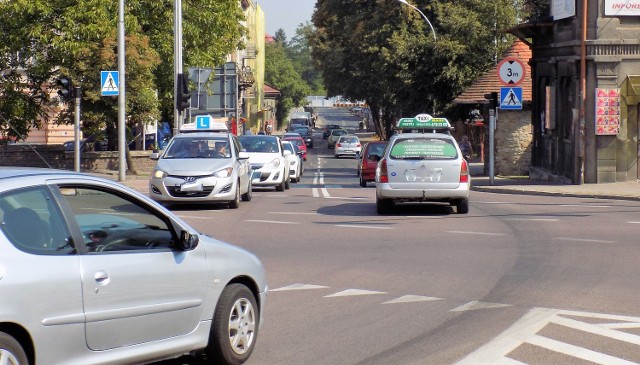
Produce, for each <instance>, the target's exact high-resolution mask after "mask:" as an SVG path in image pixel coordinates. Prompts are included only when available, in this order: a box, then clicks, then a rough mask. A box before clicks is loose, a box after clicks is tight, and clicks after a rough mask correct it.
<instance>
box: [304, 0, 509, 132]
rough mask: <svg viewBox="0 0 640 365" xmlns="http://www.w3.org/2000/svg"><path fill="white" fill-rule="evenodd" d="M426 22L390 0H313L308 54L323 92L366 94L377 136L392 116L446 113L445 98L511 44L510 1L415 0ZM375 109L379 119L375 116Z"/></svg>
mask: <svg viewBox="0 0 640 365" xmlns="http://www.w3.org/2000/svg"><path fill="white" fill-rule="evenodd" d="M416 6H417V7H418V8H419V9H421V10H422V12H423V13H424V14H425V15H426V16H427V17H428V19H429V20H430V21H431V23H432V24H433V26H434V28H435V32H436V34H437V41H435V40H434V38H433V34H432V31H431V28H430V27H429V25H428V24H427V22H426V21H425V20H424V19H423V18H422V17H421V15H420V14H419V13H418V12H416V11H415V10H414V9H411V8H410V7H408V6H406V5H403V4H401V3H399V2H397V1H386V0H318V2H317V3H316V11H315V12H314V14H313V18H312V20H313V24H314V26H315V27H316V32H315V33H314V35H313V37H312V38H311V45H312V49H313V51H312V55H313V58H314V60H315V62H316V64H317V66H318V67H319V69H320V70H321V72H322V74H323V77H324V81H325V86H326V87H327V90H328V94H329V95H343V96H345V97H347V98H349V99H352V100H354V99H358V100H367V102H368V103H369V105H370V106H371V108H372V112H373V113H372V115H373V116H374V122H375V125H376V128H377V129H378V132H379V133H380V134H381V135H382V136H383V138H384V137H386V135H387V134H388V133H389V132H390V131H391V128H392V126H393V123H394V122H395V120H397V118H399V117H403V116H411V115H415V114H417V113H419V112H433V111H434V110H435V112H436V113H437V114H446V113H448V112H450V111H451V110H452V104H451V101H452V100H453V98H455V96H457V95H458V94H459V93H460V92H461V91H462V90H464V88H465V87H467V86H469V85H470V84H471V83H472V82H473V81H474V80H475V79H476V78H478V77H479V76H480V75H482V73H483V72H485V71H486V70H488V68H489V67H491V66H492V65H493V64H494V63H495V61H496V55H500V54H502V51H503V50H504V49H505V48H506V47H508V46H509V45H510V43H511V41H512V40H511V39H510V37H507V36H505V35H504V34H503V33H502V30H503V29H506V28H509V27H510V26H512V25H514V24H515V22H516V20H517V19H516V14H518V11H519V7H520V5H519V3H514V2H513V1H512V0H496V1H495V2H486V1H481V0H468V1H464V2H460V1H454V0H437V1H426V0H420V1H417V3H416ZM378 111H382V115H383V119H382V120H377V116H378V114H379V113H378Z"/></svg>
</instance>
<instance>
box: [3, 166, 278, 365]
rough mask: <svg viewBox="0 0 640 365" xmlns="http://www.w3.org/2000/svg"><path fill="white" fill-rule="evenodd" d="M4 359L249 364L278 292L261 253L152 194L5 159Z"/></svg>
mask: <svg viewBox="0 0 640 365" xmlns="http://www.w3.org/2000/svg"><path fill="white" fill-rule="evenodd" d="M0 221H1V222H2V223H1V224H0V231H1V233H0V298H2V304H1V305H0V364H9V365H29V364H31V365H34V364H46V365H58V364H59V365H90V364H134V363H135V364H142V363H149V362H154V361H160V360H163V359H169V358H176V357H179V356H181V355H183V354H192V355H193V356H196V357H202V358H205V357H206V359H207V361H208V363H215V364H241V363H243V362H245V361H246V360H247V359H248V358H249V356H250V355H251V353H252V351H253V349H254V347H255V344H256V340H257V336H258V330H259V328H260V324H261V323H262V309H263V308H264V304H265V300H266V293H267V291H268V288H267V284H266V280H265V271H264V268H263V265H262V264H261V262H260V261H259V259H258V258H257V257H256V256H254V255H253V254H251V253H249V252H247V251H246V250H244V249H242V248H240V247H236V246H233V245H230V244H227V243H224V242H221V241H218V240H216V239H214V238H212V237H209V236H207V235H205V234H201V233H199V232H197V231H196V230H195V229H193V228H191V227H190V226H189V225H187V224H186V223H185V222H183V221H182V220H180V219H179V218H178V217H176V216H175V215H173V214H172V213H171V212H169V211H168V210H166V209H165V208H164V207H162V206H161V205H159V204H157V203H156V202H154V201H153V200H151V199H149V198H148V197H147V196H145V195H143V194H140V193H138V192H137V191H134V190H131V189H129V188H127V187H125V186H123V185H120V184H118V183H116V182H113V181H110V180H107V179H102V178H98V177H95V176H90V175H84V174H80V173H74V172H69V171H59V170H49V169H26V168H25V169H20V168H0Z"/></svg>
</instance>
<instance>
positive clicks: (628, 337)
mask: <svg viewBox="0 0 640 365" xmlns="http://www.w3.org/2000/svg"><path fill="white" fill-rule="evenodd" d="M566 316H571V317H583V318H585V319H588V320H589V321H588V322H582V321H580V320H577V319H574V318H567V317H566ZM593 319H601V320H603V321H607V322H605V323H594V322H595V321H593ZM610 321H619V322H616V323H611V322H610ZM548 324H556V325H560V326H564V327H567V328H572V329H574V330H577V331H580V332H586V333H591V334H594V335H597V336H602V337H607V338H611V339H614V340H617V341H622V342H626V343H630V344H633V345H638V346H640V336H638V335H635V334H632V333H628V332H624V331H617V330H615V329H613V328H621V329H625V328H637V327H638V326H640V318H638V317H631V316H621V315H614V314H603V313H589V312H578V311H568V310H558V309H549V308H533V309H531V310H530V311H529V312H528V313H527V314H525V315H524V316H523V317H522V318H521V319H520V320H518V321H517V322H516V323H514V324H513V325H512V326H511V327H509V328H508V329H507V330H505V331H504V332H502V333H501V334H500V335H498V336H497V337H495V338H494V339H493V340H491V341H490V342H489V343H487V344H485V345H484V346H482V347H480V348H479V349H478V350H476V351H474V352H473V353H471V354H469V355H467V357H465V358H464V359H462V360H461V361H459V362H457V363H456V365H493V364H503V363H504V364H521V363H520V362H518V361H516V360H513V359H510V358H508V357H507V355H508V354H509V353H511V352H512V351H513V350H515V349H516V348H518V347H519V346H520V345H522V344H524V343H528V344H531V345H534V346H538V347H541V348H544V349H546V350H550V351H554V352H558V353H562V354H565V355H567V356H571V357H574V358H579V359H583V360H586V361H590V362H593V363H596V364H603V365H609V364H614V365H618V364H620V365H627V364H635V363H634V362H630V361H628V360H625V359H620V358H617V357H614V356H611V355H607V354H603V353H600V352H597V351H593V350H590V349H587V348H583V347H579V346H575V345H571V344H567V343H564V342H560V341H557V340H554V339H550V338H547V337H544V336H542V335H539V334H538V332H539V331H540V330H542V329H543V328H544V327H546V326H547V325H548ZM514 361H515V362H514Z"/></svg>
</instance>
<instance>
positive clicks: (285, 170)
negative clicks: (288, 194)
mask: <svg viewBox="0 0 640 365" xmlns="http://www.w3.org/2000/svg"><path fill="white" fill-rule="evenodd" d="M238 138H240V143H241V144H242V148H243V150H245V151H246V152H247V153H248V154H249V164H250V166H251V170H252V172H253V174H252V178H253V180H252V182H251V183H252V185H253V186H260V187H266V186H275V188H276V191H284V190H285V189H289V166H287V160H286V155H288V154H289V153H290V152H289V151H286V150H285V149H284V148H283V147H282V140H280V137H278V136H267V135H257V136H255V135H242V136H239V137H238Z"/></svg>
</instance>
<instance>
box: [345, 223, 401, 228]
mask: <svg viewBox="0 0 640 365" xmlns="http://www.w3.org/2000/svg"><path fill="white" fill-rule="evenodd" d="M335 226H336V227H343V228H367V229H369V228H370V229H393V227H381V226H369V225H366V224H336V225H335Z"/></svg>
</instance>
